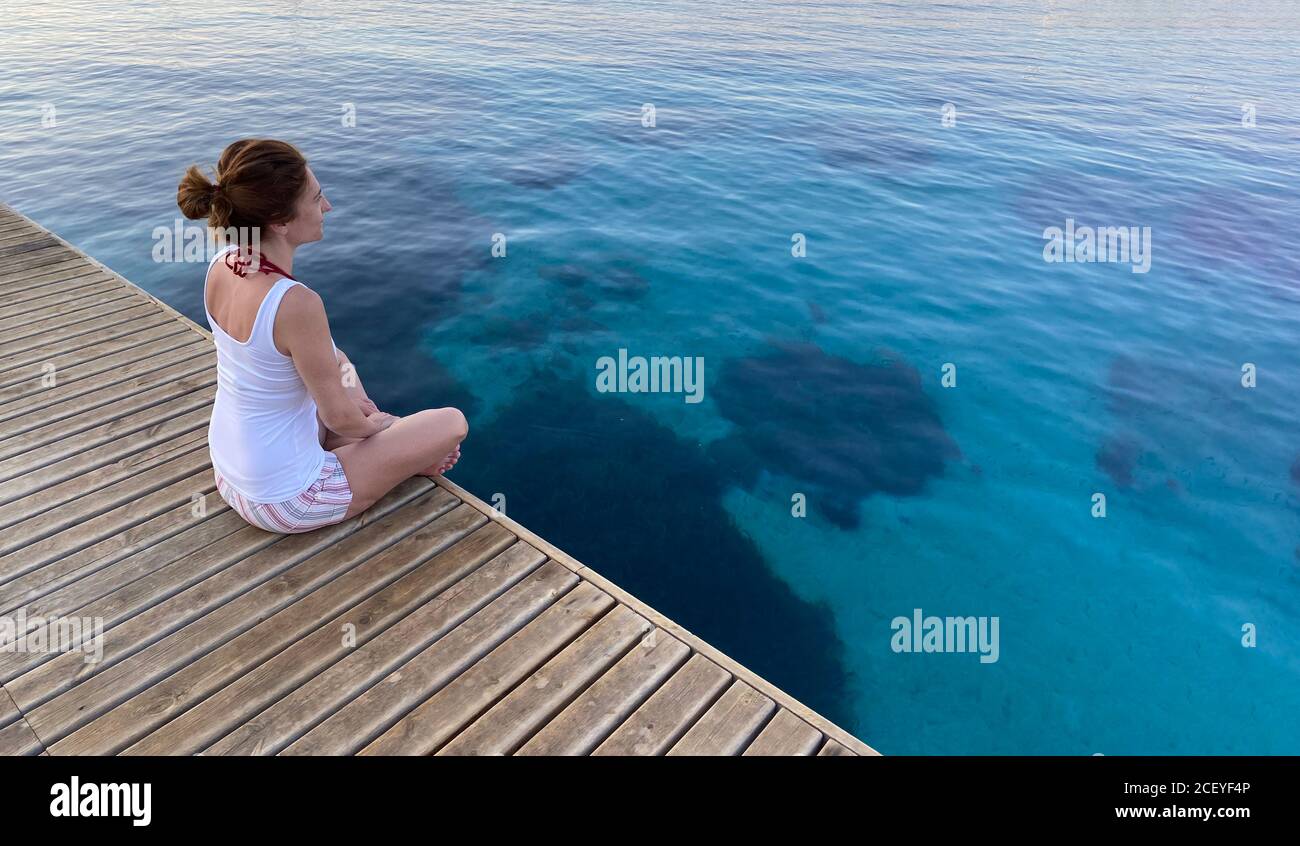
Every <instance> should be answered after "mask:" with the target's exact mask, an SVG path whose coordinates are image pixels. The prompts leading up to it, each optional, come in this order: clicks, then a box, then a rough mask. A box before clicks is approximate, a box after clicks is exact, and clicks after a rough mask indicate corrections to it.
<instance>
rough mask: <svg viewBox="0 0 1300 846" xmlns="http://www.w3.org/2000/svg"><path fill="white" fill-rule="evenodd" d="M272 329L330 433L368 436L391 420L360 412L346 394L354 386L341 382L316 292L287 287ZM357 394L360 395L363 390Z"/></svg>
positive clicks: (375, 414)
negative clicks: (286, 350)
mask: <svg viewBox="0 0 1300 846" xmlns="http://www.w3.org/2000/svg"><path fill="white" fill-rule="evenodd" d="M276 330H277V331H278V332H279V333H280V339H281V340H282V341H283V342H284V345H285V347H286V348H287V349H288V350H289V355H290V357H291V358H292V359H293V365H294V367H296V368H297V369H298V373H299V375H300V376H302V380H303V382H304V383H306V385H307V390H308V391H309V392H310V393H311V395H312V399H314V400H315V401H316V410H317V411H318V412H319V413H320V418H321V420H323V421H324V422H325V425H326V426H328V427H329V428H330V429H331V430H332V431H334V432H336V433H337V434H340V435H343V436H344V437H347V438H368V437H370V436H371V435H373V434H375V433H377V432H382V431H383V430H384V429H387V428H388V427H389V426H391V425H392V423H393V421H394V420H395V419H396V418H394V417H393V416H392V415H391V414H384V413H383V412H381V411H376V412H372V413H370V414H366V413H364V412H363V411H362V410H361V407H360V406H359V405H358V403H357V400H356V399H355V398H354V396H353V394H352V393H350V391H351V390H353V389H351V388H347V387H345V386H344V384H343V382H344V379H343V372H342V371H341V369H340V368H341V364H340V361H339V359H338V358H336V357H335V355H334V348H333V344H332V342H331V341H330V328H329V320H328V318H326V316H325V304H324V303H323V302H322V301H321V298H320V295H319V294H317V293H316V292H315V291H313V290H311V289H310V288H307V287H306V286H304V285H295V286H293V287H292V288H290V289H289V291H288V292H287V293H286V294H285V295H284V299H283V300H281V301H280V312H279V319H278V320H277V321H276ZM357 385H358V386H359V385H360V381H359V380H358V382H357ZM361 393H362V395H364V394H365V391H364V389H361Z"/></svg>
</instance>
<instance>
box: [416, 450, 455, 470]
mask: <svg viewBox="0 0 1300 846" xmlns="http://www.w3.org/2000/svg"><path fill="white" fill-rule="evenodd" d="M457 461H460V447H459V446H458V447H456V448H455V449H454V450H452V451H451V452H449V453H447V454H446V456H444V457H443V459H442V461H439V462H437V463H436V464H430V465H429V466H428V467H426V468H424V469H423V470H421V471H420V475H421V476H441V475H442V474H443V473H446V472H447V471H448V470H450V469H451V468H453V467H455V466H456V462H457Z"/></svg>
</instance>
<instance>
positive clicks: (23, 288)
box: [0, 256, 114, 303]
mask: <svg viewBox="0 0 1300 846" xmlns="http://www.w3.org/2000/svg"><path fill="white" fill-rule="evenodd" d="M95 276H103V277H105V278H108V279H114V277H112V276H109V275H108V274H106V273H104V271H103V270H102V269H101V268H100V267H99V266H98V265H97V264H95V263H94V262H92V261H90V260H88V259H86V258H85V257H84V256H76V257H75V258H69V259H67V260H66V261H60V262H55V263H54V264H51V265H47V266H45V267H38V268H37V269H36V270H35V271H34V272H33V273H32V274H31V275H29V276H20V277H19V278H17V279H14V280H13V281H11V282H9V283H7V284H5V285H4V286H0V300H3V301H4V302H5V303H21V302H26V301H27V300H30V299H31V298H33V297H38V296H45V295H47V294H49V293H50V292H52V291H59V290H62V289H65V288H75V287H80V286H81V285H83V284H84V282H83V281H82V280H84V279H87V278H91V277H95Z"/></svg>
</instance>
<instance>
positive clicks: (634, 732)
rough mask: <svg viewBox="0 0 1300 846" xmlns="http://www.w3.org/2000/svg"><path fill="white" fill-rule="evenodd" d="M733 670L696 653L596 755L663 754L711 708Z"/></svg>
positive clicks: (598, 748) (616, 730) (635, 712)
mask: <svg viewBox="0 0 1300 846" xmlns="http://www.w3.org/2000/svg"><path fill="white" fill-rule="evenodd" d="M729 681H731V674H730V673H728V672H727V671H726V670H724V669H723V668H721V667H719V666H718V665H717V664H715V663H713V662H712V661H710V660H709V659H708V658H705V657H704V656H703V655H700V654H699V653H696V654H695V655H692V656H691V659H690V660H689V661H687V662H686V664H685V665H684V666H683V667H682V668H681V669H680V670H678V671H677V672H676V673H674V674H673V676H672V678H670V679H668V681H666V682H664V686H663V687H661V688H659V689H658V690H657V691H655V692H654V694H652V695H651V696H650V698H649V699H647V700H646V701H645V704H643V705H642V706H641V707H640V708H637V709H636V711H634V712H633V713H632V716H631V717H629V718H628V719H627V722H625V723H623V724H622V725H620V726H619V727H618V728H617V729H615V730H614V732H613V733H612V734H611V735H610V736H609V737H608V738H607V739H606V740H605V742H603V743H601V744H600V745H599V746H597V747H596V750H595V751H594V752H592V754H593V755H662V754H663V753H665V752H667V751H668V748H669V747H671V746H672V745H673V743H675V742H676V741H677V738H679V737H680V736H681V735H682V734H684V733H685V731H686V730H687V729H688V728H689V727H690V726H691V724H693V723H694V722H695V720H696V719H697V718H698V717H699V716H700V714H702V713H704V711H705V710H707V709H708V707H709V706H710V705H712V704H713V701H714V700H715V699H716V698H717V696H718V694H719V693H721V692H722V689H723V688H724V687H725V686H726V685H727V683H728V682H729Z"/></svg>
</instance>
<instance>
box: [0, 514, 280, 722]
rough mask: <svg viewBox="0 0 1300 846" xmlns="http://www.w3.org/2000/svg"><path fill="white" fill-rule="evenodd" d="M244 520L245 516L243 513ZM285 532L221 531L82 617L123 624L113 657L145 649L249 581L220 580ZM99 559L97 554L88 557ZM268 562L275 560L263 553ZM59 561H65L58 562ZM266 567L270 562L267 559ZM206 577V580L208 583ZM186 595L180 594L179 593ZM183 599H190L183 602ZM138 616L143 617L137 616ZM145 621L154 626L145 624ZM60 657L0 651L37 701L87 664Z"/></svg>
mask: <svg viewBox="0 0 1300 846" xmlns="http://www.w3.org/2000/svg"><path fill="white" fill-rule="evenodd" d="M241 522H242V518H241ZM284 537H285V536H284V535H276V534H272V533H270V532H264V531H262V530H261V529H258V528H255V527H253V526H250V525H248V524H247V523H243V525H241V526H240V527H239V528H237V529H236V530H235V531H234V532H230V533H228V534H225V535H222V536H221V538H220V539H219V540H217V541H215V542H213V543H212V544H211V545H210V546H208V547H204V548H201V549H199V550H197V551H196V550H195V549H193V548H190V549H188V550H187V552H188V554H187V555H185V556H182V557H180V558H177V559H175V560H173V561H170V562H168V563H167V564H165V565H164V566H162V567H160V568H158V569H157V570H156V571H154V572H152V573H149V574H147V575H145V576H143V577H141V578H139V579H136V580H134V581H130V582H127V583H126V584H123V585H122V586H121V587H118V588H115V589H114V590H111V591H110V592H109V593H107V594H104V595H103V596H100V597H98V598H97V599H95V600H93V601H91V602H90V603H88V604H84V605H81V606H78V607H77V608H76V609H75V610H76V611H77V612H78V615H79V616H84V617H99V618H101V619H103V620H104V626H105V628H106V629H112V628H113V627H114V626H120V627H119V628H117V629H116V630H114V633H113V640H112V642H111V643H110V646H111V647H112V649H111V651H110V652H109V658H110V659H118V658H121V657H125V656H126V655H130V654H132V653H133V652H134V651H138V650H139V649H143V648H144V647H146V646H148V645H149V644H151V643H153V642H155V641H156V640H158V639H159V638H161V637H162V636H163V635H165V634H167V633H168V632H170V631H173V630H175V629H178V628H180V627H181V626H183V625H185V624H186V623H188V622H190V621H192V620H194V619H197V618H198V617H200V616H202V614H203V613H204V612H205V611H207V610H208V609H209V608H212V607H216V606H217V605H219V604H220V602H222V601H224V600H225V599H228V598H230V597H231V596H237V595H238V591H239V589H240V588H241V587H243V586H244V582H242V581H239V579H241V578H245V577H246V575H247V574H246V573H238V574H237V576H228V577H227V578H225V579H221V578H220V575H221V574H222V573H223V571H225V570H227V569H229V568H231V567H235V566H237V565H239V564H241V563H242V562H244V561H246V560H247V559H250V558H256V556H257V554H258V553H262V552H264V551H265V550H266V549H267V548H268V547H270V546H272V545H274V544H275V543H277V542H279V541H281V540H282V539H283V538H284ZM87 557H88V559H89V560H91V561H93V562H94V563H95V564H98V560H97V558H96V556H94V555H88V556H87ZM259 560H261V561H263V562H270V561H271V560H272V559H271V558H267V557H263V558H262V559H259ZM59 563H60V564H61V563H62V562H59ZM56 566H57V565H56V564H50V565H47V566H46V567H45V568H43V569H42V570H37V571H34V573H33V577H34V578H35V577H37V575H38V574H42V573H47V572H49V571H51V570H53V569H55V567H56ZM263 566H270V563H264V564H263ZM205 582H206V583H205ZM182 594H183V595H184V596H183V598H182V599H176V597H177V596H179V595H182ZM183 602H188V603H190V604H189V605H183V604H182V603H183ZM136 616H139V617H141V618H143V619H142V620H136V619H135V617H136ZM145 622H148V623H150V624H152V625H153V628H152V629H149V628H145V627H144V626H145ZM60 660H61V659H60V658H58V657H57V656H34V655H30V654H28V655H22V654H14V653H8V654H4V653H0V680H2V681H6V682H10V683H12V684H14V685H16V686H17V687H18V688H20V689H28V690H30V695H31V697H32V698H31V699H30V700H26V699H24V702H27V701H31V702H32V703H36V702H41V701H44V700H45V699H48V698H50V697H52V696H54V695H55V694H56V693H59V692H61V691H63V690H65V689H67V688H68V687H71V686H72V685H74V684H76V683H77V679H78V678H79V676H78V672H79V671H80V670H81V669H82V668H81V667H79V666H77V665H76V664H72V663H71V662H68V661H63V662H62V664H61V663H60Z"/></svg>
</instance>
